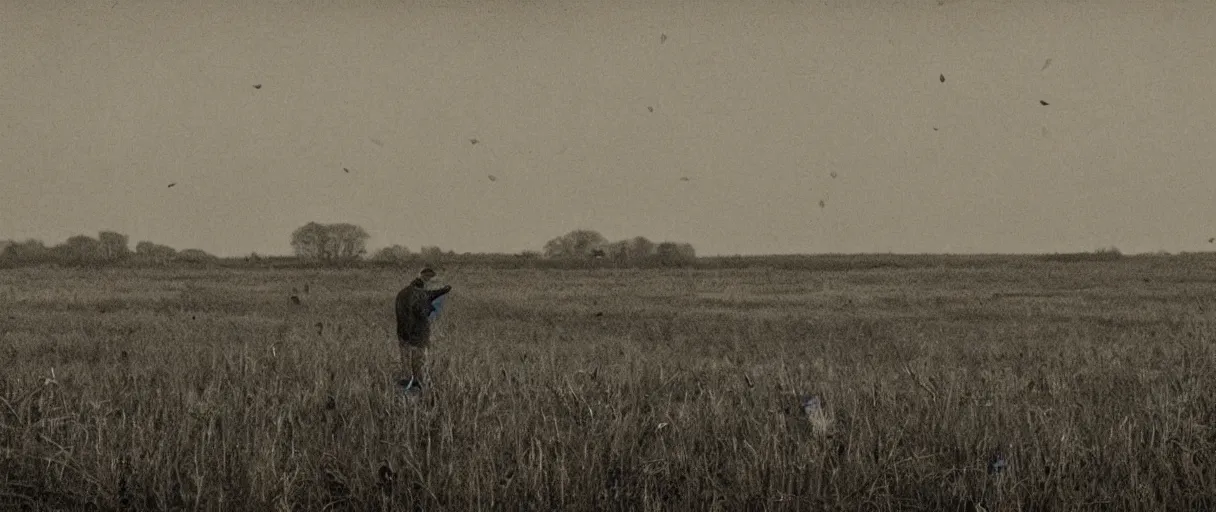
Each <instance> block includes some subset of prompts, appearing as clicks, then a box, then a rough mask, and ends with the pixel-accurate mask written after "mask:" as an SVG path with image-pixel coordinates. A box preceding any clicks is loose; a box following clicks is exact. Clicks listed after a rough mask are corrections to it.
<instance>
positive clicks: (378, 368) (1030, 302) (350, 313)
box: [0, 259, 1216, 511]
mask: <svg viewBox="0 0 1216 512" xmlns="http://www.w3.org/2000/svg"><path fill="white" fill-rule="evenodd" d="M408 277H409V276H407V275H404V274H401V273H399V272H393V271H387V270H350V271H318V270H302V269H301V270H287V271H273V270H261V271H242V270H231V269H229V270H222V269H213V270H207V269H195V270H176V271H173V270H163V271H155V270H129V269H128V270H105V271H95V272H89V271H71V270H45V269H24V270H10V271H4V272H3V273H0V311H2V312H3V313H2V315H0V361H2V363H0V398H2V399H3V402H0V507H2V508H5V509H16V510H22V509H44V508H58V509H70V510H120V509H121V510H185V509H189V510H323V509H324V510H329V509H337V510H411V509H426V510H481V509H510V510H518V509H524V510H859V509H860V510H978V509H977V506H983V507H984V508H986V509H987V510H1015V509H1020V510H1070V511H1071V510H1211V509H1213V508H1216V464H1214V462H1216V461H1214V460H1213V455H1212V454H1213V452H1214V450H1216V430H1214V427H1213V423H1214V421H1216V394H1214V393H1213V392H1212V391H1211V390H1213V389H1216V350H1214V348H1213V337H1214V336H1213V334H1214V333H1216V330H1214V329H1213V321H1214V320H1216V315H1214V314H1213V313H1212V309H1211V308H1212V306H1213V304H1214V303H1216V301H1213V297H1214V296H1216V287H1214V286H1213V283H1214V282H1216V269H1214V268H1211V267H1210V266H1208V265H1204V264H1191V265H1186V266H1179V267H1171V266H1166V265H1160V264H1156V263H1153V262H1151V261H1148V260H1131V259H1127V260H1120V261H1118V262H1087V263H1071V264H1064V263H1058V262H1041V261H1040V262H1028V263H1024V264H1021V265H1017V266H1009V267H992V268H972V269H966V268H964V269H959V268H944V267H943V268H932V267H925V268H916V269H902V270H901V269H893V268H879V269H873V270H868V271H847V272H799V271H794V270H772V269H770V270H765V269H752V270H717V271H715V270H667V271H661V270H646V271H615V270H585V271H540V270H530V271H528V270H519V271H488V270H476V269H464V270H462V271H461V272H460V273H456V274H448V275H445V276H444V277H445V278H446V279H447V281H448V282H450V283H451V284H453V285H454V286H455V287H456V291H455V292H454V294H453V296H452V297H453V299H452V300H451V301H450V302H449V308H450V309H449V311H447V312H446V313H445V315H446V316H445V317H444V318H443V319H442V320H441V322H442V325H441V326H439V327H438V330H439V332H441V333H442V338H441V339H438V340H436V342H435V344H434V346H435V348H434V350H433V351H432V354H431V366H430V375H431V380H432V381H433V386H432V388H431V389H430V390H428V393H427V394H425V395H423V396H421V397H419V398H416V399H415V398H405V397H402V396H401V395H400V394H399V393H397V392H395V391H394V389H392V387H391V382H392V380H393V377H394V372H396V370H397V367H398V363H397V360H396V357H397V354H396V351H395V347H394V346H393V344H392V341H391V340H392V332H393V331H392V306H391V298H392V295H393V294H394V293H395V292H396V290H397V289H398V288H399V287H400V286H402V285H404V283H405V282H406V281H407V280H408ZM304 283H309V284H310V293H309V294H308V295H307V296H304V297H303V302H302V304H301V305H298V306H297V305H294V304H292V303H291V301H289V300H288V297H289V295H290V290H291V288H293V287H301V286H302V285H303V284H304ZM318 323H319V324H320V327H318V326H317V325H318ZM807 395H816V396H819V397H821V399H822V401H823V409H824V413H825V414H824V416H822V417H815V418H808V417H806V415H805V414H803V413H802V411H801V409H800V407H799V404H800V402H799V399H800V397H802V396H807ZM998 445H1000V446H1002V447H1003V448H1002V449H1003V452H1004V455H1005V459H1006V460H1007V462H1008V466H1007V468H1006V469H1005V470H1004V471H1002V472H1000V473H996V474H990V473H989V471H988V469H987V466H988V463H989V462H990V460H991V459H992V457H993V452H994V451H995V450H996V448H997V446H998Z"/></svg>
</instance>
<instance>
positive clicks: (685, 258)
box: [543, 229, 697, 266]
mask: <svg viewBox="0 0 1216 512" xmlns="http://www.w3.org/2000/svg"><path fill="white" fill-rule="evenodd" d="M543 255H544V257H545V258H547V259H552V260H592V261H594V260H605V261H607V262H611V263H615V264H618V265H658V266H687V265H692V264H695V263H696V262H697V251H696V250H695V249H694V248H693V246H692V244H689V243H680V242H659V243H657V244H656V243H654V242H651V241H650V240H649V239H647V238H646V237H644V236H635V237H633V238H627V239H624V240H618V241H615V242H609V241H608V239H607V238H605V237H604V235H601V234H600V233H599V232H597V231H593V230H589V229H576V230H574V231H571V232H569V233H566V234H564V235H562V236H559V237H557V238H554V239H552V240H549V241H548V242H546V243H545V247H544V251H543Z"/></svg>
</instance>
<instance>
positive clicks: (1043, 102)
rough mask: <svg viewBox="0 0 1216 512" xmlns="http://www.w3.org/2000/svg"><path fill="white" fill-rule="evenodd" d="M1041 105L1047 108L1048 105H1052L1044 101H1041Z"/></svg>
mask: <svg viewBox="0 0 1216 512" xmlns="http://www.w3.org/2000/svg"><path fill="white" fill-rule="evenodd" d="M1039 105H1042V106H1044V107H1046V106H1047V105H1050V103H1047V102H1046V101H1043V100H1039Z"/></svg>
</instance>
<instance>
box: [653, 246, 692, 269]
mask: <svg viewBox="0 0 1216 512" xmlns="http://www.w3.org/2000/svg"><path fill="white" fill-rule="evenodd" d="M655 259H656V260H658V262H659V264H661V265H665V266H666V265H670V266H683V265H688V264H692V263H694V262H696V259H697V253H696V251H695V250H694V249H693V247H692V244H680V243H676V242H663V243H660V244H659V245H657V246H655Z"/></svg>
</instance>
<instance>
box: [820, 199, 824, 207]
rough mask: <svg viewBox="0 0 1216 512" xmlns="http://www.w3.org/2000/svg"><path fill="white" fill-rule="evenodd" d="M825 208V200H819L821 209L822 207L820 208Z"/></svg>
mask: <svg viewBox="0 0 1216 512" xmlns="http://www.w3.org/2000/svg"><path fill="white" fill-rule="evenodd" d="M824 206H825V205H824V203H823V199H820V200H819V207H820V208H823V207H824Z"/></svg>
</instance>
